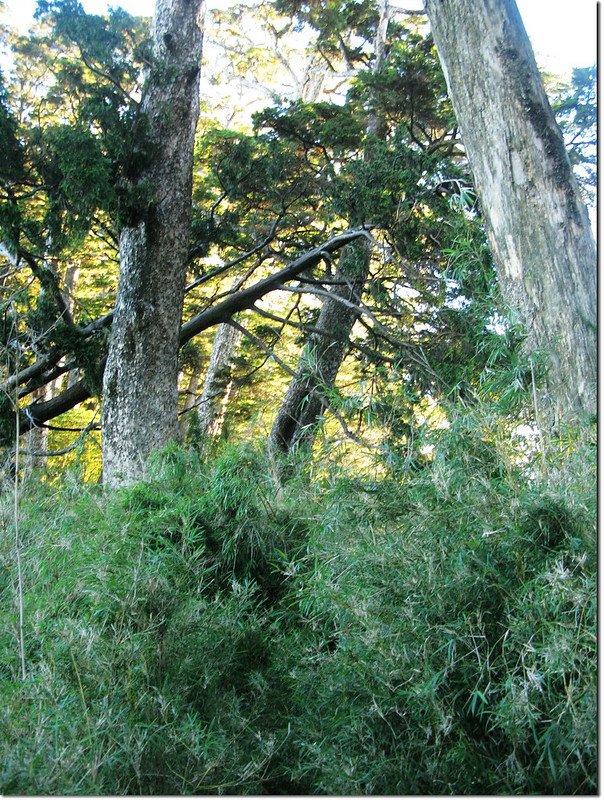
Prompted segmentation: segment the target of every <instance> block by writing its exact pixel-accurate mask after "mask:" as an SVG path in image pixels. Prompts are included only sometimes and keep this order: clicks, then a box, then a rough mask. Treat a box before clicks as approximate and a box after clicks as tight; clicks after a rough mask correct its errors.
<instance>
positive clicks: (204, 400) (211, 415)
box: [199, 322, 242, 438]
mask: <svg viewBox="0 0 604 800" xmlns="http://www.w3.org/2000/svg"><path fill="white" fill-rule="evenodd" d="M241 335H242V334H241V331H239V330H237V328H233V326H232V325H229V324H228V323H227V322H222V323H221V324H220V325H219V326H218V327H217V328H216V335H215V336H214V344H213V345H212V355H211V356H210V363H209V364H208V371H207V372H206V377H205V381H204V384H203V391H202V393H201V400H200V402H199V428H200V431H201V433H202V434H203V435H204V436H206V437H209V438H216V437H218V436H220V434H221V433H222V426H223V424H224V417H225V413H226V407H227V404H228V402H229V397H230V394H231V389H232V387H233V380H232V371H233V360H234V358H235V356H236V355H237V348H238V347H239V343H240V341H241Z"/></svg>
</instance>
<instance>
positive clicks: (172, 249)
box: [103, 0, 202, 486]
mask: <svg viewBox="0 0 604 800" xmlns="http://www.w3.org/2000/svg"><path fill="white" fill-rule="evenodd" d="M201 8H202V0H158V2H157V6H156V12H155V18H154V21H153V31H152V34H153V64H152V67H151V70H150V74H149V77H148V81H147V85H146V91H145V95H144V99H143V105H142V112H143V121H144V123H145V124H144V125H143V126H142V128H144V127H146V129H147V130H146V135H147V138H148V144H147V152H148V161H147V165H146V166H145V167H144V168H143V169H142V172H141V174H140V176H139V178H138V187H139V188H140V189H142V190H148V191H150V192H151V198H150V202H149V203H148V204H147V206H146V208H145V211H144V213H142V214H141V217H140V219H135V220H133V223H132V224H131V225H129V226H128V227H125V228H124V229H123V230H122V232H121V235H120V275H119V285H118V292H117V302H116V307H115V316H114V320H113V327H112V337H111V343H110V347H109V354H108V358H107V366H106V368H105V374H104V383H103V480H104V482H105V483H106V484H107V485H110V486H115V485H118V484H120V483H128V482H132V481H133V480H136V479H138V478H140V477H141V475H142V474H143V471H144V465H145V462H146V459H147V457H148V456H149V454H150V453H151V452H152V451H153V450H156V449H158V448H161V447H163V446H164V445H165V444H167V442H169V441H170V440H171V439H177V438H178V436H179V428H178V386H177V375H178V366H177V354H178V347H179V326H180V318H181V312H182V302H183V291H184V284H185V271H186V258H187V249H188V237H189V227H190V218H191V183H192V163H193V143H194V137H195V127H196V123H197V117H198V109H199V66H200V60H201V48H202V26H201Z"/></svg>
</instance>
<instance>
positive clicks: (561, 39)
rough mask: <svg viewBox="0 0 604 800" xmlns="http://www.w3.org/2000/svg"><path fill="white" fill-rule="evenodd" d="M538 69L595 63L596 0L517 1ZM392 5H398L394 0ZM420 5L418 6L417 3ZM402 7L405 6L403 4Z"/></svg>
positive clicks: (142, 9)
mask: <svg viewBox="0 0 604 800" xmlns="http://www.w3.org/2000/svg"><path fill="white" fill-rule="evenodd" d="M516 2H517V4H518V8H519V9H520V13H521V15H522V18H523V20H524V25H525V27H526V30H527V32H528V35H529V37H530V39H531V42H532V45H533V50H534V51H535V57H536V59H537V63H538V64H539V66H540V67H541V68H542V69H544V70H546V71H548V72H552V73H554V74H556V75H560V76H564V77H566V76H567V75H568V74H569V73H570V70H571V69H572V67H585V66H591V65H592V64H595V62H596V6H597V3H596V0H572V2H569V0H516ZM5 5H6V9H7V14H6V15H5V19H6V20H7V21H8V22H9V23H10V24H11V25H13V26H15V27H19V28H20V29H21V30H23V31H25V30H27V27H28V25H29V22H30V21H31V18H32V15H33V10H34V8H35V5H36V0H5ZM83 5H84V7H85V9H86V10H87V11H88V12H90V13H97V14H98V13H102V12H103V11H104V10H105V9H106V8H107V6H108V5H112V6H117V5H120V6H122V7H123V8H125V9H126V11H129V12H130V13H132V14H142V15H145V16H151V15H152V13H153V5H154V3H153V0H109V2H106V0H83ZM227 5H229V0H208V7H209V8H214V7H225V6H227ZM392 5H393V6H396V5H398V3H397V2H396V0H394V2H393V3H392ZM420 5H421V4H420ZM403 6H404V7H408V5H407V4H405V3H403Z"/></svg>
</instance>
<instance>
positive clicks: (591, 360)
mask: <svg viewBox="0 0 604 800" xmlns="http://www.w3.org/2000/svg"><path fill="white" fill-rule="evenodd" d="M426 8H427V11H428V15H429V17H430V23H431V26H432V31H433V35H434V41H435V44H436V47H437V50H438V53H439V57H440V60H441V63H442V66H443V70H444V73H445V77H446V80H447V85H448V87H449V92H450V95H451V100H452V102H453V106H454V108H455V112H456V114H457V118H458V120H459V123H460V126H461V131H462V138H463V142H464V145H465V148H466V151H467V154H468V159H469V162H470V167H471V168H472V172H473V174H474V180H475V184H476V189H477V191H478V194H479V196H480V200H481V208H482V212H483V215H484V219H485V224H486V228H487V232H488V235H489V241H490V244H491V248H492V252H493V255H494V258H495V263H496V266H497V270H498V276H499V280H500V283H501V288H502V292H503V295H504V297H505V298H506V299H507V302H508V303H509V304H510V306H512V307H513V308H516V309H518V310H519V311H520V312H521V316H522V319H523V322H524V323H525V325H526V329H527V332H528V345H529V347H530V348H531V349H533V348H539V349H540V350H542V351H543V352H544V353H545V354H546V355H547V356H548V357H549V364H548V366H549V372H548V389H549V392H550V395H551V398H552V401H553V409H551V411H554V412H556V411H557V410H559V411H561V412H562V414H563V415H564V416H565V417H566V418H567V419H572V418H573V417H575V416H576V415H577V414H580V413H581V412H594V411H595V397H596V254H595V246H594V241H593V236H592V232H591V226H590V223H589V218H588V215H587V210H586V208H585V205H584V204H583V201H582V200H581V197H580V195H579V191H578V187H577V184H576V181H575V178H574V176H573V174H572V169H571V165H570V161H569V159H568V155H567V153H566V149H565V146H564V141H563V138H562V134H561V132H560V129H559V128H558V126H557V124H556V121H555V119H554V115H553V113H552V110H551V108H550V106H549V103H548V101H547V98H546V95H545V91H544V89H543V85H542V83H541V79H540V77H539V72H538V69H537V65H536V63H535V58H534V56H533V52H532V49H531V46H530V43H529V40H528V37H527V35H526V31H525V30H524V26H523V24H522V20H521V18H520V14H519V13H518V9H517V7H516V4H515V2H514V0H426ZM551 411H550V413H551Z"/></svg>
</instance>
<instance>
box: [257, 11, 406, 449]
mask: <svg viewBox="0 0 604 800" xmlns="http://www.w3.org/2000/svg"><path fill="white" fill-rule="evenodd" d="M389 14H390V10H389V7H388V0H382V2H381V4H380V15H379V21H378V24H377V29H376V34H375V40H374V63H373V73H374V74H378V73H379V71H380V70H381V68H382V66H383V63H384V51H385V47H386V34H387V31H388V17H389ZM372 99H373V100H374V102H373V103H372V105H371V107H370V109H369V113H368V115H367V123H366V129H365V133H366V136H367V137H370V138H371V137H375V136H379V135H381V136H383V135H384V128H383V125H380V120H379V116H378V113H377V111H376V108H375V98H372ZM370 153H371V150H370V149H366V150H365V154H364V156H365V158H369V157H370ZM356 222H357V223H358V222H359V221H358V220H357V221H356ZM361 222H365V220H361ZM370 258H371V249H370V248H369V247H368V246H367V243H366V242H359V243H357V244H353V245H351V246H350V247H349V248H347V250H344V251H343V253H342V254H341V256H340V262H339V264H338V269H337V270H336V273H335V281H334V286H333V287H332V289H331V292H330V296H329V297H327V298H326V299H325V300H324V302H323V306H322V308H321V313H320V314H319V318H318V320H317V326H316V327H317V330H316V332H315V333H313V334H312V335H311V337H310V340H309V342H308V344H307V345H306V347H305V348H304V351H303V352H302V355H301V357H300V361H299V363H298V369H297V371H296V375H295V377H294V378H293V380H292V381H291V383H290V385H289V387H288V390H287V394H286V396H285V399H284V401H283V405H282V406H281V408H280V409H279V413H278V414H277V416H276V418H275V422H274V424H273V428H272V430H271V436H270V443H271V446H272V447H273V448H275V449H279V450H282V451H285V452H287V451H288V450H290V449H291V448H292V447H293V446H294V445H296V444H300V443H302V442H304V443H305V444H306V446H311V445H312V442H313V440H314V433H315V428H316V425H317V422H318V420H319V419H320V417H321V415H322V414H323V412H324V410H325V408H326V405H327V403H326V399H325V395H326V394H328V393H329V392H330V390H331V389H332V387H333V385H334V382H335V380H336V377H337V374H338V370H339V369H340V365H341V363H342V360H343V359H344V355H345V354H346V349H347V346H348V340H349V338H350V333H351V331H352V327H353V325H354V323H355V322H356V320H357V318H358V315H359V314H358V311H357V310H356V308H355V307H354V305H356V304H357V303H358V302H359V301H360V297H361V295H362V293H363V287H364V285H365V281H366V280H367V275H368V272H369V262H370ZM342 300H344V301H347V302H346V304H345V303H343V302H342ZM350 303H353V304H354V305H350Z"/></svg>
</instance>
